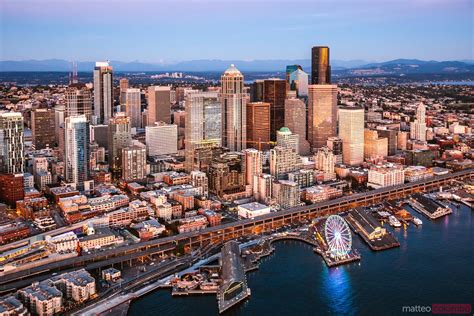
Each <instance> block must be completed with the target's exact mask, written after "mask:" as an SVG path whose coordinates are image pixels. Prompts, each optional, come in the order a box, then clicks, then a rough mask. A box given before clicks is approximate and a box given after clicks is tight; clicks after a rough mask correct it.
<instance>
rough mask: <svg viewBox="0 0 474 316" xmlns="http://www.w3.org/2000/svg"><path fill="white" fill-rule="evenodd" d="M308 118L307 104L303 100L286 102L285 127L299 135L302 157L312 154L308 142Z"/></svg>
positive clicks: (293, 99)
mask: <svg viewBox="0 0 474 316" xmlns="http://www.w3.org/2000/svg"><path fill="white" fill-rule="evenodd" d="M307 117H308V116H307V109H306V104H305V102H304V101H303V100H301V99H297V98H288V99H286V100H285V126H286V127H288V128H289V129H290V131H292V132H293V133H294V134H296V135H298V139H299V140H298V146H299V149H298V153H299V154H300V155H308V154H309V152H310V146H309V142H308V141H307V140H306V131H307V129H306V126H307V123H308V122H307Z"/></svg>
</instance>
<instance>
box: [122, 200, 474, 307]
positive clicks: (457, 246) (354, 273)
mask: <svg viewBox="0 0 474 316" xmlns="http://www.w3.org/2000/svg"><path fill="white" fill-rule="evenodd" d="M413 214H414V215H416V216H418V217H420V218H421V219H422V220H423V225H422V226H421V227H415V226H414V225H410V226H409V227H408V228H407V230H406V231H405V230H404V229H403V228H401V229H396V230H394V229H391V228H389V229H390V230H391V231H393V232H394V234H395V236H396V237H397V239H398V240H399V241H400V248H394V249H390V250H386V251H382V252H372V251H371V250H370V249H368V247H367V246H366V245H365V244H364V243H363V241H362V240H361V239H360V238H359V237H358V236H354V237H353V243H354V247H356V248H357V249H358V250H359V252H360V253H361V256H362V260H361V261H360V264H359V263H353V264H349V265H345V266H341V267H338V268H331V269H329V268H327V267H326V265H325V264H324V263H323V261H322V259H321V257H319V256H318V255H317V254H315V253H314V252H313V251H312V248H311V246H309V245H306V244H303V243H301V242H297V241H283V242H278V243H276V244H275V248H276V249H275V252H274V254H273V255H272V256H270V257H267V258H264V259H263V261H262V263H261V265H260V269H259V270H257V271H254V272H251V273H249V274H248V275H247V279H248V283H249V287H250V289H251V290H252V296H251V298H250V299H249V300H248V301H246V302H244V303H242V304H241V305H238V306H237V307H235V308H233V309H232V310H230V311H229V312H227V313H226V314H227V315H400V314H406V313H402V306H412V305H423V306H425V305H431V304H436V303H459V304H468V303H469V304H474V243H473V235H474V222H473V218H474V216H473V213H472V211H471V210H470V209H469V208H468V207H466V206H462V207H461V208H460V209H459V210H457V209H455V208H454V213H453V214H451V215H449V216H447V217H444V218H442V219H439V220H437V221H430V220H428V219H427V218H425V217H422V216H421V215H419V214H417V213H416V212H414V211H413ZM158 314H160V315H185V314H188V315H217V314H218V312H217V302H216V298H215V296H214V295H209V296H190V297H179V298H177V297H171V295H170V291H168V290H160V291H156V292H154V293H151V294H149V295H147V296H144V297H142V298H141V299H139V300H137V301H136V302H134V303H133V304H132V305H131V308H130V311H129V315H138V316H145V315H158Z"/></svg>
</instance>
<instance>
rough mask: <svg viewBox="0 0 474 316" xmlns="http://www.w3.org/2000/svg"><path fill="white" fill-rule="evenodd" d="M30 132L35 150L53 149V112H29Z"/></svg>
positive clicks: (49, 110) (54, 141)
mask: <svg viewBox="0 0 474 316" xmlns="http://www.w3.org/2000/svg"><path fill="white" fill-rule="evenodd" d="M31 131H32V134H33V144H34V145H35V149H43V148H46V146H49V147H50V148H53V147H54V144H55V143H56V135H55V134H54V132H55V125H54V110H53V109H36V110H34V111H33V112H31Z"/></svg>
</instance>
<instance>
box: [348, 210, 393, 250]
mask: <svg viewBox="0 0 474 316" xmlns="http://www.w3.org/2000/svg"><path fill="white" fill-rule="evenodd" d="M346 221H347V223H348V224H349V227H351V228H352V230H353V231H354V232H355V233H356V234H358V235H359V236H360V237H362V239H363V240H364V241H365V243H366V244H367V245H369V247H370V249H372V250H373V251H380V250H386V249H390V248H395V247H400V243H399V242H398V240H397V239H396V238H395V237H394V236H393V235H392V234H391V233H390V232H389V231H387V230H386V229H385V228H384V227H382V226H381V225H380V223H379V222H378V221H377V220H376V219H375V218H374V217H373V216H372V215H371V214H368V213H367V212H365V211H364V210H363V209H360V208H358V209H355V210H353V211H351V212H350V213H349V214H348V215H347V216H346Z"/></svg>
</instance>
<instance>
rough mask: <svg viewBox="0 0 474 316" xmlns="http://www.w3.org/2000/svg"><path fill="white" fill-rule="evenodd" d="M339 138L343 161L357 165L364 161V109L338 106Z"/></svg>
mask: <svg viewBox="0 0 474 316" xmlns="http://www.w3.org/2000/svg"><path fill="white" fill-rule="evenodd" d="M339 138H341V140H342V161H343V163H345V164H347V165H359V164H361V163H362V162H364V109H362V108H358V107H340V108H339Z"/></svg>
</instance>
